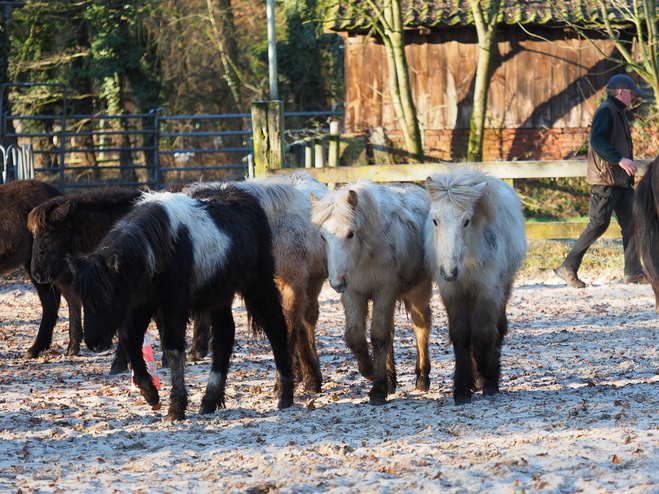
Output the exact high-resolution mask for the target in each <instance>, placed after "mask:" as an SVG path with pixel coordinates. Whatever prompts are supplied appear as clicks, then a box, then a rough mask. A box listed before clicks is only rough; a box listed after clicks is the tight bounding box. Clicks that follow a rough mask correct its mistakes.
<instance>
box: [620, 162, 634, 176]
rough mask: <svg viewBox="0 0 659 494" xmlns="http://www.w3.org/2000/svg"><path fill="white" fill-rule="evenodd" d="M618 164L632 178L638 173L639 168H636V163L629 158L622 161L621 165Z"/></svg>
mask: <svg viewBox="0 0 659 494" xmlns="http://www.w3.org/2000/svg"><path fill="white" fill-rule="evenodd" d="M618 164H619V165H620V168H622V169H623V170H625V171H626V172H627V175H629V176H630V177H633V176H634V175H635V174H636V172H637V171H638V166H636V163H634V162H633V161H632V160H630V159H629V158H623V159H621V160H620V163H618Z"/></svg>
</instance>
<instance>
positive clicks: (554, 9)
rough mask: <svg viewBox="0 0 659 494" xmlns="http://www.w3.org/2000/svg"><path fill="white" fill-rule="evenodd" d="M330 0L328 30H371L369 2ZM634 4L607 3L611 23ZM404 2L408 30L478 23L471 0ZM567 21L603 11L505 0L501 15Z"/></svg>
mask: <svg viewBox="0 0 659 494" xmlns="http://www.w3.org/2000/svg"><path fill="white" fill-rule="evenodd" d="M326 1H327V3H326V7H327V8H326V10H325V14H324V22H325V29H326V30H332V31H353V30H363V29H368V28H369V26H370V20H369V16H368V15H365V13H364V10H363V9H364V8H365V5H366V0H326ZM380 1H381V0H380ZM486 1H487V0H486ZM632 1H633V0H613V1H611V0H609V1H608V2H607V4H608V6H609V10H610V15H611V20H612V21H614V22H625V21H628V20H629V19H630V18H631V12H632V7H631V4H632ZM401 2H402V5H401V8H402V11H403V23H404V26H405V27H406V28H418V27H428V28H437V27H447V26H464V25H471V24H473V23H474V19H473V16H472V14H471V8H470V6H469V0H434V1H433V0H401ZM481 2H483V0H481ZM378 3H379V2H378ZM625 4H627V5H629V10H626V9H625V8H615V7H613V5H625ZM362 6H364V7H363V8H362ZM565 20H568V21H569V22H572V23H575V24H580V25H589V24H591V25H592V24H597V23H599V22H600V21H601V12H600V10H599V8H598V6H597V0H503V5H502V9H501V12H500V13H499V23H500V24H517V23H521V24H546V25H551V24H553V25H560V24H562V25H565V23H566V22H565Z"/></svg>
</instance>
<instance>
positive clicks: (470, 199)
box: [426, 177, 487, 282]
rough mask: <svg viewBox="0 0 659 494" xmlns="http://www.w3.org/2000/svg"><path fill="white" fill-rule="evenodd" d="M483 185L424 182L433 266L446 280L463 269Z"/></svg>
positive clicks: (473, 232) (456, 275) (473, 231)
mask: <svg viewBox="0 0 659 494" xmlns="http://www.w3.org/2000/svg"><path fill="white" fill-rule="evenodd" d="M486 186H487V183H486V182H482V183H478V184H474V185H469V186H466V185H465V186H457V187H456V186H455V184H452V183H449V184H442V183H438V182H436V181H435V180H434V179H433V177H428V178H427V179H426V190H427V191H428V194H429V195H430V221H431V223H432V228H433V232H434V250H435V261H436V266H433V269H434V270H435V271H436V273H437V274H439V276H441V277H442V278H443V279H444V280H445V281H449V282H451V281H455V280H457V279H458V277H459V276H460V273H461V272H462V271H463V270H464V268H465V262H466V261H467V256H468V253H469V252H470V250H471V249H470V244H471V242H472V241H473V237H474V234H475V233H476V232H475V230H476V229H477V228H478V227H479V225H477V224H476V222H475V221H474V213H475V207H476V204H477V202H478V200H479V199H480V197H481V195H482V193H483V191H484V190H485V187H486Z"/></svg>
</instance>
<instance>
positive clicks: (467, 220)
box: [462, 218, 469, 228]
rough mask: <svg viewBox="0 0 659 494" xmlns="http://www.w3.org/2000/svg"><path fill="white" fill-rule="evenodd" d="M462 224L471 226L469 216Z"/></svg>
mask: <svg viewBox="0 0 659 494" xmlns="http://www.w3.org/2000/svg"><path fill="white" fill-rule="evenodd" d="M462 226H464V227H465V228H467V227H468V226H469V218H467V219H466V220H465V222H464V223H463V225H462Z"/></svg>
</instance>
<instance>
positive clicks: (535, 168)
mask: <svg viewBox="0 0 659 494" xmlns="http://www.w3.org/2000/svg"><path fill="white" fill-rule="evenodd" d="M651 162H652V160H636V163H637V164H638V168H639V171H638V173H637V177H640V176H642V175H643V173H645V170H646V168H647V165H648V164H649V163H651ZM466 165H473V166H478V168H480V169H481V170H483V171H485V172H487V173H489V174H490V175H492V176H494V177H497V178H501V179H503V180H509V179H515V178H561V177H585V176H586V161H584V160H562V161H507V162H506V161H504V162H493V163H461V164H460V166H466ZM450 166H451V165H450V164H441V163H440V164H422V165H411V164H408V165H374V166H340V167H336V168H329V167H325V168H311V169H307V170H305V171H307V172H308V173H310V174H311V175H312V176H313V177H315V178H316V179H317V180H319V181H321V182H323V183H346V182H356V181H357V180H360V179H361V180H371V181H373V182H424V181H425V179H426V177H428V175H431V174H433V173H442V172H443V171H446V170H447V169H448V168H449V167H450ZM295 171H298V169H297V168H284V169H281V170H266V171H265V174H264V175H265V176H272V175H278V174H283V173H294V172H295ZM585 227H586V223H584V222H550V223H527V224H526V235H527V237H528V238H533V239H539V238H554V239H559V238H576V237H578V236H579V235H580V234H581V231H582V230H583V229H584V228H585ZM620 236H621V234H620V226H619V225H618V224H617V223H616V222H615V221H613V220H612V221H611V225H610V226H609V228H608V229H607V231H606V233H605V234H604V238H620Z"/></svg>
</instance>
